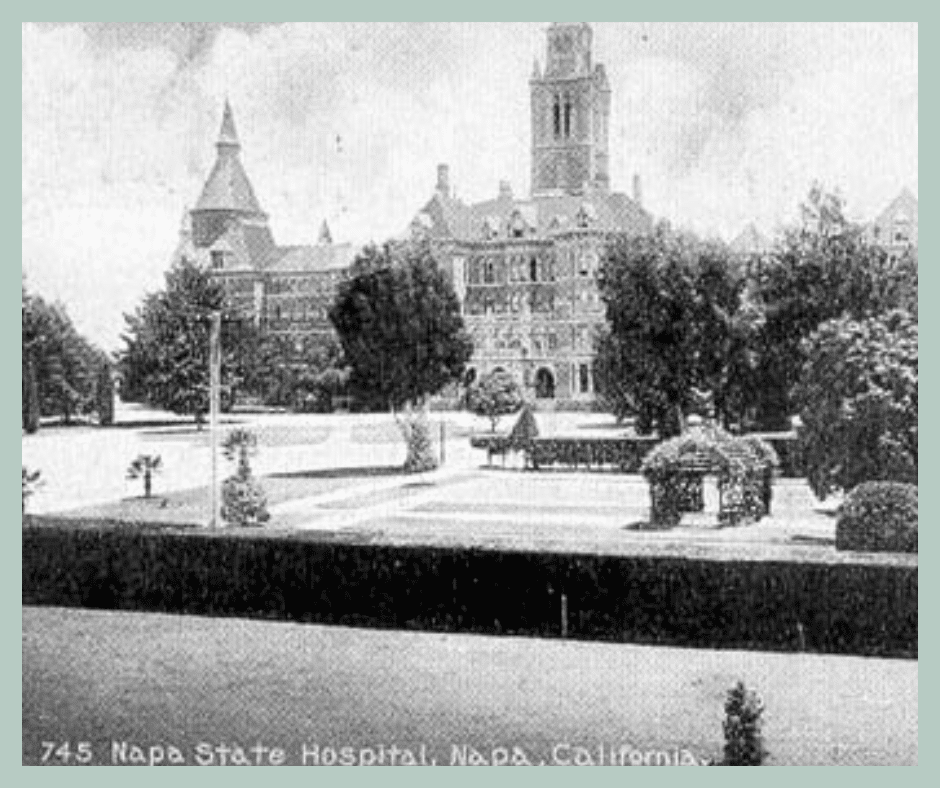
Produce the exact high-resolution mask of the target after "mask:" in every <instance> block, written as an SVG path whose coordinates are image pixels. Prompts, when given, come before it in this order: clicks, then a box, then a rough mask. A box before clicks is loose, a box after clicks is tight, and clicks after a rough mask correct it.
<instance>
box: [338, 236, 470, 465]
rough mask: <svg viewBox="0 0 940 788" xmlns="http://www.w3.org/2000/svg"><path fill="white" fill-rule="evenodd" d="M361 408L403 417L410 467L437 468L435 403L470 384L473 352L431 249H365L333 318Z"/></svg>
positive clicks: (392, 246)
mask: <svg viewBox="0 0 940 788" xmlns="http://www.w3.org/2000/svg"><path fill="white" fill-rule="evenodd" d="M330 320H331V321H332V323H333V325H334V326H335V327H336V330H337V332H338V334H339V337H340V342H341V343H342V346H343V355H344V357H345V359H346V361H347V363H348V364H349V368H350V378H349V387H350V391H351V393H352V394H353V396H354V397H356V398H357V399H358V400H360V401H361V402H365V403H368V404H371V405H377V406H380V407H384V408H388V409H390V410H391V411H392V413H393V414H395V415H396V418H397V419H398V421H399V425H400V426H401V429H402V433H403V435H404V438H405V441H406V443H407V445H408V456H407V459H406V461H405V468H406V469H407V470H409V471H411V470H415V471H419V470H426V469H429V468H432V467H434V466H436V464H437V461H436V459H435V458H434V456H433V453H432V450H431V449H432V443H431V438H430V427H429V424H428V419H427V403H428V398H429V397H430V396H432V395H434V394H436V393H438V392H439V391H441V389H442V388H444V386H446V385H447V384H449V383H452V382H455V381H458V380H460V379H461V378H462V376H463V372H464V367H465V365H466V363H467V361H468V360H469V359H470V355H471V353H472V345H471V342H470V338H469V336H468V334H467V332H466V330H465V328H464V324H463V319H462V317H461V315H460V304H459V302H458V301H457V297H456V295H455V294H454V291H453V288H452V286H451V283H450V280H449V279H448V277H447V276H446V275H445V274H444V273H443V272H442V271H440V270H439V269H438V267H437V264H436V262H435V261H434V257H433V255H432V254H431V250H430V247H429V246H428V245H426V244H410V243H396V244H391V243H390V244H386V245H385V246H383V247H381V248H376V247H369V248H367V249H365V250H363V252H362V254H361V255H360V256H359V257H358V259H357V260H356V262H355V263H354V264H353V268H352V271H351V275H350V277H349V278H348V279H347V280H346V281H345V282H343V284H342V285H341V286H340V288H339V292H338V293H337V298H336V303H335V304H334V306H333V308H332V309H331V311H330Z"/></svg>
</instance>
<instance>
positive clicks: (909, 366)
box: [794, 311, 918, 498]
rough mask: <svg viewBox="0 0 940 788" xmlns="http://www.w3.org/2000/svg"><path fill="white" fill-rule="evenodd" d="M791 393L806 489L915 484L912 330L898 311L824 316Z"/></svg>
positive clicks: (914, 350)
mask: <svg viewBox="0 0 940 788" xmlns="http://www.w3.org/2000/svg"><path fill="white" fill-rule="evenodd" d="M804 350H805V353H806V359H807V361H806V364H805V365H804V367H803V372H802V375H801V377H800V381H799V385H798V386H797V387H796V388H795V390H794V393H795V397H796V401H797V402H798V403H799V405H800V419H801V421H802V426H801V427H800V429H799V439H800V447H801V451H802V452H803V455H804V457H805V461H806V470H807V475H808V478H809V483H810V486H811V487H812V488H813V492H815V493H816V495H817V496H818V497H820V498H825V496H826V495H827V494H828V493H829V492H831V491H833V490H844V491H846V492H848V491H850V490H852V489H853V488H854V487H855V486H856V485H859V484H862V483H863V482H867V481H873V480H884V481H893V482H906V483H909V484H916V483H917V459H918V422H917V412H918V411H917V397H918V388H917V375H918V329H917V323H916V322H915V321H914V320H913V319H912V317H911V316H910V315H909V314H907V313H906V312H903V311H895V312H889V313H887V314H883V315H879V316H877V317H869V318H866V319H864V320H859V321H855V320H850V319H849V318H847V317H844V318H840V319H838V320H831V321H829V322H827V323H823V324H822V325H821V326H820V327H819V328H818V329H817V331H816V332H815V333H814V334H812V336H810V337H809V339H807V340H806V342H805V343H804Z"/></svg>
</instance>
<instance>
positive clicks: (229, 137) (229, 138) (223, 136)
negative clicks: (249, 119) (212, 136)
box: [216, 99, 239, 148]
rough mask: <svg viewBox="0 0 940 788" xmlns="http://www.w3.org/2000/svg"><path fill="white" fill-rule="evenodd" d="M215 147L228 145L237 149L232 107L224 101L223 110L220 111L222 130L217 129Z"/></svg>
mask: <svg viewBox="0 0 940 788" xmlns="http://www.w3.org/2000/svg"><path fill="white" fill-rule="evenodd" d="M216 145H230V146H234V147H236V148H237V147H239V144H238V134H237V133H236V132H235V118H234V116H233V115H232V105H231V104H229V103H228V99H225V109H224V110H223V111H222V128H221V129H219V141H218V142H217V143H216Z"/></svg>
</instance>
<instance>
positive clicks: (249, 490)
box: [220, 474, 271, 526]
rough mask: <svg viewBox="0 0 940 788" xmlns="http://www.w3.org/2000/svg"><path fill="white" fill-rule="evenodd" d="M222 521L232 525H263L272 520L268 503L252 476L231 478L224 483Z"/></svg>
mask: <svg viewBox="0 0 940 788" xmlns="http://www.w3.org/2000/svg"><path fill="white" fill-rule="evenodd" d="M220 514H221V516H222V519H223V520H225V522H227V523H229V524H230V525H238V526H249V525H262V524H263V523H266V522H267V521H268V520H270V519H271V515H270V514H269V513H268V502H267V498H266V496H265V494H264V490H262V489H261V485H260V484H258V482H257V481H255V479H253V478H251V476H246V477H241V476H238V475H237V474H236V475H235V476H229V477H228V478H227V479H226V480H225V481H224V482H222V510H221V512H220Z"/></svg>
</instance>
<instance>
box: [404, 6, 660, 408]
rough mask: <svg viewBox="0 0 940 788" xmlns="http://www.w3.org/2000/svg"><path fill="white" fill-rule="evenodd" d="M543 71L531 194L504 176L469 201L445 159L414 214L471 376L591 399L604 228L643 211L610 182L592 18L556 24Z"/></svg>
mask: <svg viewBox="0 0 940 788" xmlns="http://www.w3.org/2000/svg"><path fill="white" fill-rule="evenodd" d="M547 38H548V47H547V60H546V67H545V71H544V73H543V72H542V70H541V69H540V67H539V64H538V63H536V65H535V69H534V73H533V76H532V79H531V80H530V95H531V109H532V152H531V156H532V193H531V195H530V196H528V197H526V198H523V199H517V198H515V197H514V196H513V193H512V189H511V187H510V186H509V184H507V183H505V182H504V183H502V184H500V188H499V192H498V194H497V196H496V198H495V199H493V200H489V201H485V202H480V203H474V204H466V203H463V202H462V201H460V200H458V199H456V198H455V197H454V196H453V195H452V193H451V189H450V183H449V170H448V167H447V165H443V164H442V165H440V166H439V167H438V179H437V188H436V189H435V192H434V194H433V196H432V197H431V199H430V200H429V201H428V202H427V203H426V204H425V205H424V207H423V208H422V209H421V210H420V211H419V212H418V214H417V216H416V217H415V218H414V220H413V221H412V223H411V234H412V235H413V236H414V237H416V238H427V239H429V240H430V241H431V243H432V245H433V247H434V249H435V251H436V255H437V257H438V260H439V261H440V263H441V264H442V265H443V266H444V267H445V268H446V269H447V270H449V271H450V273H451V275H452V277H453V281H454V287H455V290H456V292H457V295H458V298H459V300H460V302H461V308H462V309H463V313H464V320H465V322H466V324H467V327H468V330H469V331H470V333H471V335H472V337H473V341H474V355H473V358H472V360H471V368H470V370H469V371H468V380H472V379H473V378H475V377H479V376H481V375H484V374H487V373H489V372H492V371H493V370H495V369H502V370H505V371H507V372H510V373H511V374H512V375H513V376H514V377H515V378H516V379H517V381H518V382H519V383H520V385H522V386H523V388H524V390H525V393H526V394H527V396H528V397H529V398H530V399H532V400H535V401H536V402H538V404H539V405H540V406H541V407H554V406H555V405H556V404H557V405H559V406H561V407H590V406H591V405H592V404H593V402H594V401H595V391H594V378H593V371H592V360H593V355H594V352H593V351H594V337H595V335H596V333H597V331H598V330H599V329H600V328H601V326H602V325H603V323H604V305H603V302H602V301H601V298H600V292H599V290H598V287H597V274H598V269H599V265H600V262H601V255H602V253H603V249H604V246H605V244H606V241H607V238H608V237H609V236H610V234H612V233H633V234H643V233H648V232H649V231H650V230H651V229H652V218H651V217H650V215H649V214H648V213H647V212H646V211H644V210H643V208H642V207H641V206H640V203H639V180H638V179H635V180H634V193H633V197H632V198H631V197H628V196H627V195H625V194H621V193H616V192H611V191H610V190H609V185H608V180H609V177H608V133H607V125H608V117H609V112H610V90H609V88H608V86H607V78H606V76H605V74H604V69H603V66H601V65H596V66H595V65H593V63H592V53H591V40H592V34H591V28H590V27H589V26H587V25H586V24H554V25H552V26H551V27H550V28H549V29H548V32H547Z"/></svg>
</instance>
